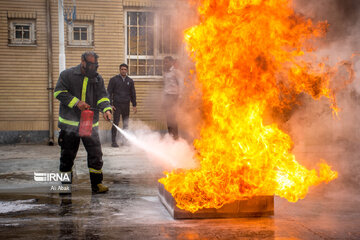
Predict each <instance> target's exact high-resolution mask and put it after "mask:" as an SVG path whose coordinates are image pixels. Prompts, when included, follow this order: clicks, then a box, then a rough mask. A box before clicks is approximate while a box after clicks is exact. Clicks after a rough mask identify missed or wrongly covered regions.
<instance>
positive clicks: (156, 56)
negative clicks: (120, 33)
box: [124, 9, 176, 79]
mask: <svg viewBox="0 0 360 240" xmlns="http://www.w3.org/2000/svg"><path fill="white" fill-rule="evenodd" d="M129 12H151V13H153V14H154V30H155V31H154V55H130V54H128V47H129V46H128V31H127V28H128V22H127V20H128V19H127V17H128V13H129ZM160 17H161V12H159V11H154V10H151V9H146V10H143V9H142V10H140V9H127V10H125V11H124V33H125V34H124V36H125V46H124V52H125V54H124V57H125V58H124V62H125V63H127V61H128V60H137V59H138V60H146V59H155V61H156V60H162V59H163V58H164V57H165V56H168V55H172V56H173V57H176V56H175V54H160V52H159V46H158V45H159V32H158V31H157V26H159V25H160ZM129 67H130V66H129ZM129 74H130V71H129ZM131 77H132V78H142V79H147V78H154V79H156V78H158V79H159V78H162V75H155V74H154V75H132V76H131Z"/></svg>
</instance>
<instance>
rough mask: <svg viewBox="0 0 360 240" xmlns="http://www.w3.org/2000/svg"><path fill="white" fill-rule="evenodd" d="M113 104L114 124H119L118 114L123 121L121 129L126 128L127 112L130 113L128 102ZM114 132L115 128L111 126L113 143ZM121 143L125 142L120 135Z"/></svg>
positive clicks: (113, 140) (127, 121) (127, 123)
mask: <svg viewBox="0 0 360 240" xmlns="http://www.w3.org/2000/svg"><path fill="white" fill-rule="evenodd" d="M114 106H115V108H116V109H115V110H114V115H113V116H114V124H115V125H116V126H118V125H119V122H120V115H121V117H122V121H123V129H127V128H128V125H129V114H130V102H128V103H117V104H115V105H114ZM116 133H117V129H116V128H115V127H114V126H112V128H111V140H112V142H113V143H116ZM121 139H122V143H125V139H124V138H123V137H122V138H121Z"/></svg>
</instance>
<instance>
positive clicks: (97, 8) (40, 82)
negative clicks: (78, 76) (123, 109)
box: [0, 0, 165, 131]
mask: <svg viewBox="0 0 360 240" xmlns="http://www.w3.org/2000/svg"><path fill="white" fill-rule="evenodd" d="M155 3H158V4H159V3H160V2H159V1H154V2H152V3H151V2H149V1H122V0H117V1H116V0H100V1H89V0H77V1H76V6H77V18H78V19H91V20H93V21H94V46H93V47H85V48H84V47H71V46H68V44H67V35H66V33H67V26H66V24H65V53H66V67H67V68H68V67H71V66H74V65H77V64H79V63H80V56H81V54H82V53H83V52H84V51H88V50H91V51H95V52H97V53H98V55H99V56H100V58H99V65H100V67H99V72H100V74H101V75H102V76H103V78H104V80H105V85H106V86H107V84H108V81H109V79H110V78H111V77H112V76H113V75H115V74H118V66H119V64H121V63H122V62H124V59H125V56H124V54H125V47H124V42H125V37H124V17H123V14H124V9H123V5H124V4H125V5H126V7H139V6H143V7H146V6H148V7H153V6H154V4H155ZM50 6H51V23H52V45H53V47H52V50H53V57H52V62H53V75H52V78H53V82H54V85H55V84H56V82H57V79H58V75H59V70H58V68H59V67H58V66H59V65H58V64H59V60H58V54H59V45H58V44H59V41H58V39H59V38H58V9H57V6H58V1H57V0H50ZM9 12H15V13H16V14H18V15H19V14H20V15H19V16H28V15H29V14H32V15H33V14H35V15H36V39H37V46H35V47H30V46H28V47H14V46H8V14H9ZM21 14H22V15H21ZM32 15H31V16H32ZM0 54H1V58H0V93H1V94H0V131H12V130H16V131H22V130H48V129H49V127H48V125H49V114H48V91H47V87H48V77H47V74H48V69H47V30H46V0H16V1H13V0H7V1H5V0H0ZM135 87H136V90H137V98H138V99H137V100H138V114H136V115H134V116H133V115H131V116H130V117H131V118H134V119H140V120H143V121H145V122H147V123H148V124H149V125H150V126H151V127H152V128H154V129H164V127H165V125H164V122H163V116H162V112H161V109H160V106H159V99H160V96H161V89H162V80H161V79H135ZM58 106H59V103H58V101H57V100H56V99H55V100H54V113H55V114H54V125H55V130H57V118H58ZM109 128H110V125H109V124H108V123H105V122H104V121H101V122H100V129H109Z"/></svg>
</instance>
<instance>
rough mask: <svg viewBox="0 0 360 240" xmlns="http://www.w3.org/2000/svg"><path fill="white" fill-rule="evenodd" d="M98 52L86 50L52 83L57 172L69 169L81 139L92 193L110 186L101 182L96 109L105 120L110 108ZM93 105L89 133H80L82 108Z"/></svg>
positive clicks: (104, 190)
mask: <svg viewBox="0 0 360 240" xmlns="http://www.w3.org/2000/svg"><path fill="white" fill-rule="evenodd" d="M97 60H98V55H97V54H96V53H94V52H85V53H84V54H82V56H81V63H80V64H79V65H77V66H75V67H72V68H69V69H66V70H65V71H63V72H61V74H60V76H59V80H58V82H57V84H56V87H55V92H54V97H55V98H57V99H58V100H59V101H60V109H59V123H58V127H59V128H60V129H61V131H60V134H59V145H60V146H61V156H60V172H67V173H70V174H71V172H72V167H73V165H74V159H75V157H76V154H77V151H78V149H79V144H80V139H81V140H82V142H83V144H84V146H85V149H86V151H87V164H88V167H89V172H90V181H91V188H92V191H93V192H94V193H104V192H107V191H108V190H109V188H108V187H107V186H105V185H103V184H102V180H103V173H102V170H101V169H102V166H103V160H102V151H101V143H100V139H99V134H98V126H99V122H98V121H99V109H100V110H101V112H102V113H103V116H104V118H105V120H111V117H112V114H111V112H112V109H111V105H110V100H109V98H108V95H107V92H106V89H105V85H104V80H103V78H102V77H101V76H100V75H99V74H98V73H97V68H98V66H99V65H98V61H97ZM90 108H92V109H96V110H95V112H94V119H93V129H92V135H91V136H90V137H80V136H79V121H80V117H81V111H83V110H85V109H90Z"/></svg>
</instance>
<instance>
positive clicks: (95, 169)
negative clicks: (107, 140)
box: [59, 128, 103, 186]
mask: <svg viewBox="0 0 360 240" xmlns="http://www.w3.org/2000/svg"><path fill="white" fill-rule="evenodd" d="M81 140H82V142H83V144H84V147H85V149H86V151H87V162H88V168H89V171H90V181H91V185H92V186H96V185H97V184H99V183H101V182H102V180H103V174H102V171H101V168H102V166H103V160H102V151H101V144H100V138H99V134H98V130H97V129H95V128H93V130H92V135H91V137H81ZM59 145H60V147H61V156H60V172H71V170H72V167H73V165H74V160H75V157H76V154H77V151H78V149H79V145H80V136H79V134H78V133H77V132H68V131H64V130H61V131H60V134H59Z"/></svg>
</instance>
